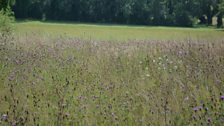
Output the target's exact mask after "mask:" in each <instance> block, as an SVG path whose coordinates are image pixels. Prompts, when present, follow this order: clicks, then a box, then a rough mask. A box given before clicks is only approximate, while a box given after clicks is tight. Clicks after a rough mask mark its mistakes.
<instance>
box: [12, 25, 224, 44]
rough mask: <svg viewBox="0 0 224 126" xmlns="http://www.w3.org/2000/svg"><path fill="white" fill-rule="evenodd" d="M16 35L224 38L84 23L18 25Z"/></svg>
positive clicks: (196, 31)
mask: <svg viewBox="0 0 224 126" xmlns="http://www.w3.org/2000/svg"><path fill="white" fill-rule="evenodd" d="M15 28H16V33H17V34H18V35H24V34H26V33H28V34H29V33H31V32H34V33H40V34H43V35H46V34H49V35H54V36H58V35H67V36H70V37H77V38H82V39H86V40H92V39H93V40H111V41H127V40H185V39H189V38H191V39H195V40H198V39H204V40H213V39H218V38H223V36H224V32H223V31H221V30H218V29H214V28H176V27H153V26H126V25H97V24H81V23H42V22H38V21H28V22H17V23H15Z"/></svg>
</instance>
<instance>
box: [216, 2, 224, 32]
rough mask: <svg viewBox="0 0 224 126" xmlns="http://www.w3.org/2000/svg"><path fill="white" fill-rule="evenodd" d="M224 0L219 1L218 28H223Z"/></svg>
mask: <svg viewBox="0 0 224 126" xmlns="http://www.w3.org/2000/svg"><path fill="white" fill-rule="evenodd" d="M223 14H224V0H218V14H217V27H218V28H220V27H223Z"/></svg>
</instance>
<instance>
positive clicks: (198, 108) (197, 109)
mask: <svg viewBox="0 0 224 126" xmlns="http://www.w3.org/2000/svg"><path fill="white" fill-rule="evenodd" d="M202 108H203V107H202V106H197V107H194V108H193V110H194V111H195V112H197V111H199V110H202Z"/></svg>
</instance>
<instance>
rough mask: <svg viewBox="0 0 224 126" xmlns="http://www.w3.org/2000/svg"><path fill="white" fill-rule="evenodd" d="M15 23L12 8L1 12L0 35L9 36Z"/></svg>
mask: <svg viewBox="0 0 224 126" xmlns="http://www.w3.org/2000/svg"><path fill="white" fill-rule="evenodd" d="M13 21H14V13H13V12H12V11H11V9H10V8H8V9H6V10H1V11H0V33H1V34H8V33H11V31H12V22H13Z"/></svg>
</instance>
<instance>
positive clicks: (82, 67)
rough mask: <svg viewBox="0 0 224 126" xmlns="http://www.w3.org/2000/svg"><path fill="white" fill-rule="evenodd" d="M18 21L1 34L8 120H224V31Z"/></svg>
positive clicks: (118, 125)
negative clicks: (7, 32) (12, 27)
mask: <svg viewBox="0 0 224 126" xmlns="http://www.w3.org/2000/svg"><path fill="white" fill-rule="evenodd" d="M15 25H16V27H17V29H16V31H15V32H16V33H15V34H9V35H7V34H1V36H0V59H1V60H0V73H1V74H0V125H2V126H8V125H13V126H24V125H25V126H45V125H48V126H77V125H79V126H108V125H111V126H126V125H127V126H195V125H196V126H198V125H202V126H206V125H207V126H222V124H223V121H224V65H223V64H224V39H223V36H222V34H223V32H221V31H217V30H216V29H190V28H187V29H182V28H164V27H146V28H144V27H127V26H112V27H109V26H95V25H83V24H68V25H65V24H48V23H39V22H28V23H18V24H15ZM64 32H68V33H67V35H64V34H63V33H64ZM83 32H85V35H84V34H83ZM49 34H51V35H49ZM59 34H60V36H58V35H59ZM189 34H191V35H190V36H188V35H189ZM87 35H91V36H92V37H89V38H88V36H87ZM179 37H180V38H179ZM181 37H183V38H182V39H181ZM185 37H186V38H187V39H185ZM197 37H199V38H197ZM80 38H81V39H80ZM128 39H129V40H128ZM153 39H155V40H153ZM102 40H103V41H102ZM161 40H163V41H161ZM111 41H113V42H111ZM123 41H126V42H123Z"/></svg>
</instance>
